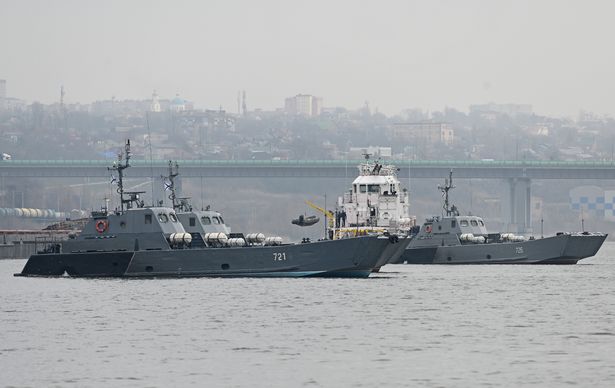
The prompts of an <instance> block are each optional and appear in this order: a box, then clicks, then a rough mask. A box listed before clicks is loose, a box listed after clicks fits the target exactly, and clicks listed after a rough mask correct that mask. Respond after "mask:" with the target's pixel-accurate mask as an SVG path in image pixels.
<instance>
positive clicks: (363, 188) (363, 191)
mask: <svg viewBox="0 0 615 388" xmlns="http://www.w3.org/2000/svg"><path fill="white" fill-rule="evenodd" d="M359 191H360V192H361V193H367V185H359Z"/></svg>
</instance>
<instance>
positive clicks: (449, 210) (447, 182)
mask: <svg viewBox="0 0 615 388" xmlns="http://www.w3.org/2000/svg"><path fill="white" fill-rule="evenodd" d="M454 188H455V186H453V170H451V171H450V172H449V173H448V178H445V179H444V186H438V189H439V190H440V191H441V192H442V197H444V205H443V206H442V208H443V209H444V211H445V213H446V216H447V217H450V216H458V215H459V210H457V207H456V206H455V205H451V206H450V207H449V201H448V192H449V191H450V190H451V189H454Z"/></svg>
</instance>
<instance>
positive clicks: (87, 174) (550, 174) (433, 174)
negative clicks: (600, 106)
mask: <svg viewBox="0 0 615 388" xmlns="http://www.w3.org/2000/svg"><path fill="white" fill-rule="evenodd" d="M177 162H178V163H179V165H180V170H181V176H182V177H184V178H208V177H209V178H213V177H215V178H244V177H245V178H254V177H256V178H258V177H260V178H291V177H292V178H297V177H299V178H300V177H305V178H352V177H354V176H356V175H357V169H356V166H358V165H359V164H360V163H361V162H362V160H178V161H177ZM112 163H113V161H111V160H5V161H1V162H0V178H2V179H3V181H4V182H6V181H7V180H10V179H11V178H96V177H99V178H100V177H105V178H108V177H109V176H110V172H109V171H108V170H107V167H109V166H110V165H111V164H112ZM385 163H391V164H394V165H396V166H397V167H398V168H399V174H398V175H399V177H400V178H408V177H410V178H412V179H420V178H444V177H446V176H447V175H448V172H449V171H450V170H451V169H452V170H453V171H454V173H455V177H456V178H475V179H503V180H505V181H507V182H508V188H509V190H508V194H507V197H508V209H507V210H506V212H507V215H506V217H507V218H508V221H509V224H510V228H509V231H516V232H519V233H523V232H526V231H529V230H531V220H532V217H531V208H532V207H531V203H530V202H531V181H532V180H534V179H599V180H610V179H615V162H613V161H495V160H494V161H485V160H481V161H474V160H462V161H448V160H388V161H385ZM131 165H132V168H131V169H130V170H129V171H128V174H127V176H128V177H131V178H138V177H143V178H146V177H152V176H154V177H159V176H161V175H165V174H166V173H167V168H168V161H163V160H153V161H149V160H142V159H141V160H139V159H133V160H131Z"/></svg>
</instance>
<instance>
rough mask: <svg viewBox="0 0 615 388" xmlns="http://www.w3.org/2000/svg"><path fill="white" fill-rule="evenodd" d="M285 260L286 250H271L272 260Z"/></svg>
mask: <svg viewBox="0 0 615 388" xmlns="http://www.w3.org/2000/svg"><path fill="white" fill-rule="evenodd" d="M284 260H286V252H282V253H280V252H273V261H284Z"/></svg>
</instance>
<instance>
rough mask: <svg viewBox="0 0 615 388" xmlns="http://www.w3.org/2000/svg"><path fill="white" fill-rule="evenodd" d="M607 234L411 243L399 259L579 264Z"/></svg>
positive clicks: (436, 262)
mask: <svg viewBox="0 0 615 388" xmlns="http://www.w3.org/2000/svg"><path fill="white" fill-rule="evenodd" d="M606 237H607V235H606V234H561V235H557V236H552V237H546V238H542V239H536V240H527V241H523V242H505V243H487V244H464V245H453V246H437V247H421V248H413V247H412V246H410V247H409V248H408V249H406V251H405V252H404V253H403V255H402V256H401V258H400V259H399V260H398V261H397V263H400V264H401V263H407V264H576V263H577V262H578V261H579V260H582V259H584V258H587V257H591V256H594V255H595V254H596V253H597V252H598V250H599V249H600V247H601V246H602V244H603V243H604V241H605V240H606Z"/></svg>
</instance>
